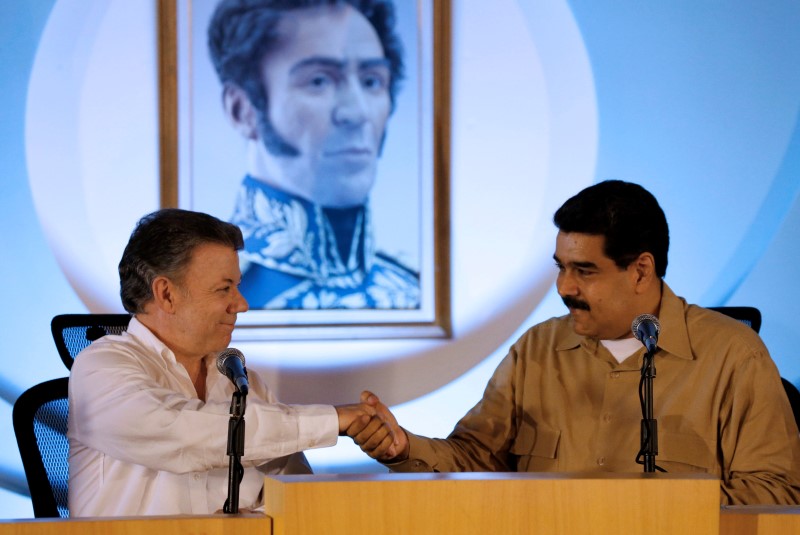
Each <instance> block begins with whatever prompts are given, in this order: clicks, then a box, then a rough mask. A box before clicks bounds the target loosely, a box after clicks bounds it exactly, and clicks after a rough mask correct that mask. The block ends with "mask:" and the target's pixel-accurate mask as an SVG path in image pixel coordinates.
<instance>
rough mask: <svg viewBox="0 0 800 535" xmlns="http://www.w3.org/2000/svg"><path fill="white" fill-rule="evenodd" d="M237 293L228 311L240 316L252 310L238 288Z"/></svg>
mask: <svg viewBox="0 0 800 535" xmlns="http://www.w3.org/2000/svg"><path fill="white" fill-rule="evenodd" d="M235 292H236V294H235V295H234V296H233V301H232V302H231V305H230V306H229V307H228V311H229V312H230V313H231V314H238V313H240V312H247V311H248V310H250V304H249V303H248V302H247V299H245V298H244V296H243V295H242V292H240V291H239V288H236V290H235Z"/></svg>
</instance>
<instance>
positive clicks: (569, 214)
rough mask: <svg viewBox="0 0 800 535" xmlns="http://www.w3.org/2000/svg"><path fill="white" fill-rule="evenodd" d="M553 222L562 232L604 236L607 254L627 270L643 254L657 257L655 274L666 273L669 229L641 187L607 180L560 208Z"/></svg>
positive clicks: (662, 274)
mask: <svg viewBox="0 0 800 535" xmlns="http://www.w3.org/2000/svg"><path fill="white" fill-rule="evenodd" d="M553 222H554V223H555V224H556V227H558V229H559V230H561V231H562V232H578V233H581V234H592V235H600V236H604V237H605V239H606V240H605V254H606V256H607V257H609V258H610V259H612V260H613V261H614V263H616V264H617V266H619V267H620V268H625V267H627V266H629V265H630V263H631V262H633V261H634V260H636V258H637V257H638V256H639V255H640V254H642V253H644V252H649V253H651V254H652V255H653V258H655V268H656V274H657V275H658V276H659V277H660V278H664V275H666V273H667V252H668V251H669V227H668V226H667V218H666V217H665V216H664V211H663V210H662V209H661V207H660V206H659V205H658V201H657V200H656V198H655V197H653V195H652V194H651V193H650V192H649V191H647V190H646V189H644V188H643V187H642V186H640V185H638V184H633V183H631V182H623V181H622V180H606V181H605V182H600V183H598V184H595V185H593V186H589V187H588V188H586V189H584V190H583V191H581V192H580V193H578V194H577V195H575V196H574V197H572V198H570V199H568V200H567V202H565V203H564V204H563V205H561V208H559V209H558V210H557V211H556V213H555V215H554V216H553Z"/></svg>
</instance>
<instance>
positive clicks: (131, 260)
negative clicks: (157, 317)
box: [119, 208, 244, 314]
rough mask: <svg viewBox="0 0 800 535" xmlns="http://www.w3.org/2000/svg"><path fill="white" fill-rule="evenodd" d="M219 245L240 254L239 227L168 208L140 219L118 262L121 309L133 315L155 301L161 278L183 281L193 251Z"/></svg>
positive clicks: (242, 245)
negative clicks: (157, 284) (156, 282)
mask: <svg viewBox="0 0 800 535" xmlns="http://www.w3.org/2000/svg"><path fill="white" fill-rule="evenodd" d="M205 243H218V244H220V245H225V246H228V247H230V248H231V249H233V250H235V251H238V250H240V249H242V248H243V247H244V240H243V239H242V231H241V230H239V227H237V226H236V225H232V224H231V223H226V222H225V221H220V220H219V219H217V218H216V217H213V216H210V215H208V214H204V213H201V212H191V211H189V210H179V209H177V208H165V209H163V210H158V211H156V212H153V213H151V214H148V215H146V216H144V217H143V218H141V219H140V220H139V222H138V223H137V224H136V228H135V229H134V230H133V232H132V233H131V237H130V239H129V240H128V245H126V246H125V251H124V252H123V253H122V259H121V260H120V261H119V286H120V297H121V298H122V306H124V307H125V310H127V311H128V312H130V313H132V314H136V313H141V312H143V311H144V305H145V304H147V303H148V302H149V301H150V300H152V299H153V288H152V284H153V280H154V279H155V278H156V277H158V276H166V277H170V278H172V279H174V280H180V278H181V276H182V274H183V271H184V269H185V268H186V266H187V264H188V263H189V261H190V260H191V257H192V253H193V252H194V249H195V248H196V247H197V246H199V245H202V244H205Z"/></svg>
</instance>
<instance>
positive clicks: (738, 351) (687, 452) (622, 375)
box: [348, 181, 800, 504]
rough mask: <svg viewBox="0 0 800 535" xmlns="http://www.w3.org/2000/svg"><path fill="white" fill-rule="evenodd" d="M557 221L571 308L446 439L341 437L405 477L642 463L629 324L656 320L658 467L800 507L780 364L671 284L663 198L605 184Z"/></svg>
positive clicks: (749, 498)
mask: <svg viewBox="0 0 800 535" xmlns="http://www.w3.org/2000/svg"><path fill="white" fill-rule="evenodd" d="M554 222H555V224H556V226H557V227H558V228H559V233H558V236H557V238H556V249H555V254H554V255H553V258H554V260H555V263H556V266H557V268H558V279H557V282H556V284H557V288H558V292H559V295H561V297H562V299H563V300H564V303H565V304H566V305H567V307H568V309H569V315H567V316H563V317H560V318H553V319H550V320H548V321H545V322H543V323H541V324H539V325H536V326H534V327H532V328H531V329H529V330H528V331H527V332H526V333H525V334H524V335H522V337H521V338H520V339H519V340H517V342H516V343H515V344H514V345H513V346H512V347H511V350H510V351H509V353H508V355H507V356H506V357H505V359H504V360H503V361H502V363H501V364H500V366H499V367H498V368H497V370H496V371H495V373H494V375H493V377H492V378H491V380H490V381H489V384H488V385H487V387H486V391H485V392H484V395H483V399H481V401H480V402H478V404H477V405H476V406H475V407H474V408H473V409H472V410H470V411H469V412H468V413H467V414H466V416H464V418H462V419H461V421H459V422H458V424H457V425H456V427H455V429H454V430H453V432H452V433H451V434H450V436H448V438H446V439H431V438H425V437H420V436H417V435H414V434H412V433H409V432H407V431H405V430H403V429H402V428H400V427H399V426H397V425H396V421H395V434H394V441H393V440H392V437H391V435H389V433H388V429H387V428H386V427H385V426H384V427H382V428H381V427H379V425H378V424H379V420H376V421H374V422H372V423H370V424H366V425H364V426H363V429H361V430H360V431H357V430H354V429H349V430H348V432H349V433H351V434H355V437H354V439H355V441H356V442H357V443H358V444H359V445H360V446H361V448H362V449H363V450H364V451H365V452H366V453H368V454H369V455H370V456H372V457H374V458H376V459H378V460H380V461H382V462H384V463H386V464H387V465H388V466H390V468H391V469H392V470H393V471H404V472H407V471H437V472H451V471H525V472H587V471H588V472H591V471H607V472H641V471H642V466H641V463H640V461H641V456H639V455H637V453H638V452H639V448H640V439H641V437H640V422H641V419H642V409H641V405H640V401H639V396H638V388H639V387H638V385H639V379H640V370H641V366H642V359H643V356H644V353H645V349H644V347H643V345H642V344H641V343H640V342H639V341H638V340H636V339H635V338H634V337H633V334H632V332H631V323H632V321H633V320H634V319H635V318H636V317H637V316H639V315H641V314H653V315H655V316H657V317H658V318H659V322H660V324H661V334H660V336H659V339H658V349H657V350H656V352H655V360H654V362H655V366H656V369H657V377H656V379H655V380H654V394H653V395H654V418H655V419H656V420H657V422H658V444H657V445H658V455H657V456H656V466H657V468H658V469H663V470H665V471H667V472H701V473H709V474H715V475H717V476H719V478H720V480H721V485H720V487H721V496H720V501H721V503H722V504H762V503H763V504H767V503H777V504H797V503H800V437H799V436H798V429H797V426H796V424H795V421H794V418H793V415H792V412H791V407H790V406H789V402H788V400H787V398H786V395H785V393H784V390H783V387H782V385H781V381H780V376H779V374H778V370H777V368H776V367H775V364H774V363H773V361H772V359H771V358H770V356H769V352H768V351H767V349H766V347H765V346H764V344H763V342H762V341H761V339H760V338H759V337H758V335H757V334H756V333H755V332H754V331H753V330H752V329H750V328H749V327H747V326H745V325H743V324H741V323H739V322H738V321H735V320H733V319H730V318H728V317H726V316H723V315H721V314H719V313H717V312H714V311H711V310H707V309H704V308H701V307H698V306H696V305H689V304H687V303H686V302H685V301H684V300H683V299H681V298H679V297H677V296H676V295H675V294H674V293H673V292H672V290H671V289H670V288H669V286H667V284H666V283H664V281H663V277H664V275H665V273H666V267H667V250H668V248H669V231H668V227H667V222H666V218H665V217H664V213H663V211H662V210H661V208H660V206H659V205H658V202H657V201H656V199H655V198H654V197H653V196H652V195H651V194H650V193H649V192H647V191H646V190H645V189H644V188H642V187H641V186H638V185H636V184H631V183H626V182H621V181H606V182H601V183H599V184H596V185H594V186H591V187H589V188H586V189H585V190H583V191H581V192H580V193H578V194H577V195H576V196H574V197H572V198H571V199H569V200H568V201H567V202H566V203H564V205H563V206H562V207H561V208H560V209H559V210H558V211H557V212H556V214H555V216H554ZM367 397H368V398H369V399H367ZM367 397H365V400H368V401H369V402H370V403H372V404H376V405H378V408H379V409H380V410H383V411H385V418H387V419H389V420H391V421H394V419H393V417H392V415H391V414H390V413H389V412H388V409H386V408H385V407H384V406H383V405H382V404H381V403H380V401H379V400H378V398H377V396H374V395H372V396H367Z"/></svg>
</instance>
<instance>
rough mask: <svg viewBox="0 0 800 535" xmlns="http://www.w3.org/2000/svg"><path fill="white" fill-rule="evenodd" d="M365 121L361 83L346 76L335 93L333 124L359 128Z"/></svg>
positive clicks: (364, 95)
mask: <svg viewBox="0 0 800 535" xmlns="http://www.w3.org/2000/svg"><path fill="white" fill-rule="evenodd" d="M366 120H367V98H366V94H365V92H364V88H363V87H361V81H360V80H359V79H358V78H357V77H354V76H348V77H347V79H346V81H345V82H344V83H342V84H341V85H340V86H339V88H338V91H337V93H336V104H335V106H334V108H333V122H334V124H336V125H339V126H350V127H355V126H360V125H361V124H363V123H364V122H365V121H366Z"/></svg>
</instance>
